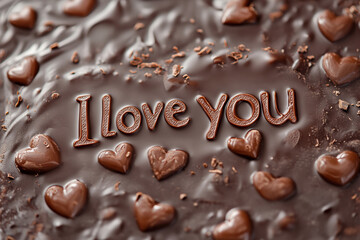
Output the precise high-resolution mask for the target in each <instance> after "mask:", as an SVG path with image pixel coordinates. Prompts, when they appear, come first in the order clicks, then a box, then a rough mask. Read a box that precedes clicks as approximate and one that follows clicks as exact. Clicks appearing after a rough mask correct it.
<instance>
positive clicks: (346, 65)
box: [322, 53, 360, 86]
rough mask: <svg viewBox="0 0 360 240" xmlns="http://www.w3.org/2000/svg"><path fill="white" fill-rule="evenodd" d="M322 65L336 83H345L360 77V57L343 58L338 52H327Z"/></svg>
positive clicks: (327, 74)
mask: <svg viewBox="0 0 360 240" xmlns="http://www.w3.org/2000/svg"><path fill="white" fill-rule="evenodd" d="M322 67H323V69H324V71H325V73H326V76H327V77H328V78H330V80H331V81H332V82H333V83H334V84H335V85H339V86H340V85H344V84H347V83H350V82H352V81H354V80H355V79H357V78H359V77H360V59H359V58H357V57H343V58H342V57H341V56H339V55H338V54H336V53H326V54H325V55H324V56H323V58H322Z"/></svg>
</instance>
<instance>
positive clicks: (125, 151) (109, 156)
mask: <svg viewBox="0 0 360 240" xmlns="http://www.w3.org/2000/svg"><path fill="white" fill-rule="evenodd" d="M133 155H134V148H133V146H132V145H131V144H129V143H121V144H119V145H117V146H116V148H115V152H114V151H111V150H105V151H102V152H100V154H99V156H98V161H99V163H100V164H101V165H103V166H104V167H106V168H107V169H110V170H113V171H116V172H120V173H126V172H127V171H128V169H129V167H130V164H131V160H132V157H133Z"/></svg>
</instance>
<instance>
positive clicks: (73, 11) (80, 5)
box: [63, 0, 96, 17]
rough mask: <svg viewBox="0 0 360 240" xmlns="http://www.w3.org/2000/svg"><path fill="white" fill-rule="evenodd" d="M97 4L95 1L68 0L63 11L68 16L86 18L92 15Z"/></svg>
mask: <svg viewBox="0 0 360 240" xmlns="http://www.w3.org/2000/svg"><path fill="white" fill-rule="evenodd" d="M95 4H96V1H95V0H67V1H66V2H65V4H64V8H63V11H64V13H65V14H67V15H71V16H77V17H86V16H87V15H89V14H90V13H91V11H92V10H93V8H94V6H95Z"/></svg>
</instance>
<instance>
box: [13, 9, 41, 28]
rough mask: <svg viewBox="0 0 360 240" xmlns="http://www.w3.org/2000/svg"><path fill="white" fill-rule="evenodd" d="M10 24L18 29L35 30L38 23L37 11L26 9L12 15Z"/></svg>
mask: <svg viewBox="0 0 360 240" xmlns="http://www.w3.org/2000/svg"><path fill="white" fill-rule="evenodd" d="M9 22H10V23H11V24H12V25H13V26H15V27H18V28H25V29H33V28H34V25H35V22H36V11H35V10H34V9H33V8H32V7H24V8H23V9H22V10H21V11H19V12H14V13H11V14H10V16H9Z"/></svg>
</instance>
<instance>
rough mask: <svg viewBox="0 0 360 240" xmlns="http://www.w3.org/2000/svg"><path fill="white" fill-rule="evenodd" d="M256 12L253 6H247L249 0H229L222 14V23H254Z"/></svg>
mask: <svg viewBox="0 0 360 240" xmlns="http://www.w3.org/2000/svg"><path fill="white" fill-rule="evenodd" d="M256 19H257V13H256V11H255V9H254V7H253V6H249V0H230V1H229V2H228V3H227V4H226V6H225V8H224V10H223V14H222V18H221V21H222V23H223V24H229V25H237V24H242V23H254V22H256Z"/></svg>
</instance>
